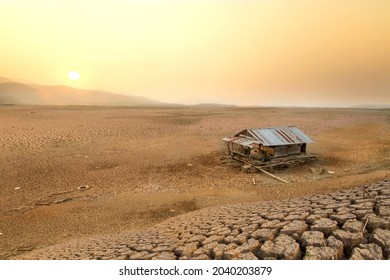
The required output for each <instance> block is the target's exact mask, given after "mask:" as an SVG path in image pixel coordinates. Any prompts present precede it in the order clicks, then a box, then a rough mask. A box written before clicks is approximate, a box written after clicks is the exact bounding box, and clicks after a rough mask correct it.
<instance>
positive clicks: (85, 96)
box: [0, 77, 164, 106]
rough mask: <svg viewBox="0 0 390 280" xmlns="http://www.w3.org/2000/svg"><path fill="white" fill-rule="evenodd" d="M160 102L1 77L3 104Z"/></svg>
mask: <svg viewBox="0 0 390 280" xmlns="http://www.w3.org/2000/svg"><path fill="white" fill-rule="evenodd" d="M5 104H9V105H11V104H12V105H90V106H158V105H164V103H162V102H159V101H156V100H152V99H149V98H146V97H141V96H127V95H121V94H115V93H110V92H105V91H98V90H84V89H76V88H72V87H68V86H44V85H36V84H25V83H19V82H15V81H12V80H10V79H7V78H2V77H0V105H5Z"/></svg>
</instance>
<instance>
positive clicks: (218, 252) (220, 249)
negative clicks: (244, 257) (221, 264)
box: [212, 243, 237, 260]
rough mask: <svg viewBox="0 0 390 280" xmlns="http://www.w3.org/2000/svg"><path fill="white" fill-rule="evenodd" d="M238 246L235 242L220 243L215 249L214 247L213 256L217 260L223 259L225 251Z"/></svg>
mask: <svg viewBox="0 0 390 280" xmlns="http://www.w3.org/2000/svg"><path fill="white" fill-rule="evenodd" d="M236 247H237V244H235V243H230V244H229V245H225V244H218V245H217V246H216V247H215V248H214V249H213V253H212V255H213V257H214V259H216V260H221V259H222V257H223V254H224V252H225V251H230V250H233V249H235V248H236Z"/></svg>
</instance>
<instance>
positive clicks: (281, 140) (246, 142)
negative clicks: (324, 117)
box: [222, 126, 313, 161]
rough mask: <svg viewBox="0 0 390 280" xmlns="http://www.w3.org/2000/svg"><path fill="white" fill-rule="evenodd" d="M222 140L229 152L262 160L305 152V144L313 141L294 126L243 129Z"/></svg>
mask: <svg viewBox="0 0 390 280" xmlns="http://www.w3.org/2000/svg"><path fill="white" fill-rule="evenodd" d="M222 140H223V141H224V142H226V143H227V148H228V151H229V154H231V155H233V156H239V157H244V158H247V159H255V160H262V161H267V160H270V159H273V158H279V157H286V156H291V155H300V154H305V153H306V145H307V144H308V143H312V142H313V140H311V139H310V138H309V137H308V136H307V135H305V134H304V133H303V132H302V131H300V130H299V129H298V128H296V127H295V126H282V127H269V128H253V129H244V130H242V131H240V132H239V133H237V134H236V135H234V136H232V137H226V138H223V139H222Z"/></svg>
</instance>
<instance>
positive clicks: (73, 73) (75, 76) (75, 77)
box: [68, 70, 81, 81]
mask: <svg viewBox="0 0 390 280" xmlns="http://www.w3.org/2000/svg"><path fill="white" fill-rule="evenodd" d="M80 77H81V75H80V73H79V72H77V71H76V70H72V71H69V72H68V78H69V80H72V81H77V80H79V79H80Z"/></svg>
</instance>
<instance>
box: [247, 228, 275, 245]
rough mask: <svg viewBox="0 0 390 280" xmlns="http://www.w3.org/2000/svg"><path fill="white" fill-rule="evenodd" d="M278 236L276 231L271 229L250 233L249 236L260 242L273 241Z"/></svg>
mask: <svg viewBox="0 0 390 280" xmlns="http://www.w3.org/2000/svg"><path fill="white" fill-rule="evenodd" d="M277 234H278V230H277V229H272V228H261V229H258V230H256V231H255V232H252V233H251V236H252V237H253V238H255V239H257V240H259V241H260V242H265V241H267V240H269V241H273V240H274V239H275V237H276V235H277Z"/></svg>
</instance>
